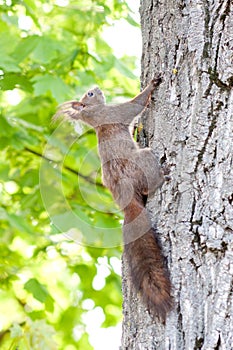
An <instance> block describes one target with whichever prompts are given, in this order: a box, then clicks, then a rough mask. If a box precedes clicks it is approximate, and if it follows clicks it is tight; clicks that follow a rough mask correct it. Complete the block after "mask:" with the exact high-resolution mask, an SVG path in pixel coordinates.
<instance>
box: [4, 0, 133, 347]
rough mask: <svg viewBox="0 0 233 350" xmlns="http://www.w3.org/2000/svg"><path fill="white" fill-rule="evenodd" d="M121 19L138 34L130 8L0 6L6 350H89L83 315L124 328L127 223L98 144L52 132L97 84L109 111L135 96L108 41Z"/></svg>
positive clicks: (128, 70) (85, 133)
mask: <svg viewBox="0 0 233 350" xmlns="http://www.w3.org/2000/svg"><path fill="white" fill-rule="evenodd" d="M120 18H125V19H126V20H127V21H128V22H130V23H131V24H132V25H136V24H135V23H134V21H133V20H132V18H131V16H130V10H129V8H128V6H127V3H126V2H125V1H119V0H107V1H101V0H95V1H94V0H85V1H84V0H79V1H74V0H51V1H44V0H35V1H32V0H24V1H18V0H2V1H1V6H0V47H1V53H0V89H1V90H0V92H1V94H0V114H1V115H0V149H1V153H0V201H1V207H0V231H1V236H0V308H1V315H0V324H1V325H2V329H0V347H1V349H15V348H16V347H20V349H66V348H67V349H68V348H69V349H76V348H80V349H92V345H91V344H90V342H89V335H88V325H87V322H86V316H87V315H92V313H93V312H95V310H100V309H101V310H102V312H103V314H104V321H103V322H102V326H104V327H109V326H113V325H116V324H117V323H118V322H119V320H120V318H121V291H120V276H119V273H118V271H117V269H116V267H115V264H113V263H112V261H113V260H111V259H112V257H113V256H114V257H115V259H116V261H118V262H119V259H120V254H121V248H120V247H119V245H120V242H121V228H120V222H121V220H122V216H121V214H120V213H119V212H118V208H116V206H115V205H114V203H113V201H112V198H111V195H110V193H109V192H108V191H107V190H106V189H105V188H104V187H103V186H102V184H101V172H100V164H99V159H98V154H97V150H96V136H95V134H94V132H93V130H91V129H89V128H86V127H83V129H82V132H81V134H79V135H78V134H77V133H76V132H75V131H74V127H73V126H71V125H68V124H67V123H63V124H61V125H60V126H53V125H51V117H52V116H53V114H54V113H55V110H56V107H57V105H58V104H59V103H61V102H63V101H66V100H68V99H73V98H74V97H75V96H77V97H80V96H81V95H82V94H83V93H84V92H85V91H86V90H87V89H88V88H89V87H90V86H91V85H93V84H98V85H100V87H101V88H102V89H103V90H105V91H107V92H108V94H107V99H108V100H111V97H110V96H115V97H117V96H122V95H123V96H126V97H130V96H132V94H134V93H135V92H136V91H135V90H137V83H136V82H135V80H136V79H135V76H134V74H133V71H134V68H135V66H134V64H135V63H134V62H135V59H134V58H133V57H123V58H122V59H121V60H119V59H117V58H116V57H115V56H114V53H113V51H112V49H111V47H110V46H109V45H108V44H107V43H106V42H105V41H104V40H103V38H102V32H103V30H104V28H106V27H107V26H109V25H110V24H111V23H113V21H116V20H118V19H120ZM103 247H106V248H103ZM101 271H102V272H103V271H105V272H104V273H101ZM98 281H99V282H98ZM97 282H98V283H99V284H98V283H97Z"/></svg>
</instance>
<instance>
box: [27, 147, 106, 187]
mask: <svg viewBox="0 0 233 350" xmlns="http://www.w3.org/2000/svg"><path fill="white" fill-rule="evenodd" d="M25 151H27V152H30V153H32V154H34V155H35V156H37V157H40V158H43V159H45V160H46V161H48V162H52V163H54V164H58V165H59V162H56V161H54V160H53V159H50V158H48V157H46V156H44V155H43V154H41V153H39V152H37V151H35V150H32V149H30V148H28V147H25ZM63 168H64V169H65V170H67V171H69V172H71V173H72V174H75V175H77V176H80V177H81V178H82V179H84V180H85V181H87V182H89V183H90V184H91V185H96V186H99V187H104V185H103V184H102V183H101V182H95V181H93V179H92V178H91V177H90V176H88V175H83V174H81V173H80V172H78V171H77V170H75V169H72V168H70V167H69V166H67V165H64V166H63Z"/></svg>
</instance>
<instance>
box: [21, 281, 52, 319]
mask: <svg viewBox="0 0 233 350" xmlns="http://www.w3.org/2000/svg"><path fill="white" fill-rule="evenodd" d="M24 289H26V291H28V292H29V293H31V294H32V295H33V297H34V298H35V299H37V300H39V301H40V302H41V303H43V304H45V306H46V309H47V310H48V311H51V312H52V311H53V303H54V300H53V298H52V297H51V296H50V294H49V292H48V290H47V288H46V287H45V286H44V285H43V284H41V283H40V282H39V281H38V280H37V279H35V278H31V279H30V280H28V281H27V282H26V283H25V284H24Z"/></svg>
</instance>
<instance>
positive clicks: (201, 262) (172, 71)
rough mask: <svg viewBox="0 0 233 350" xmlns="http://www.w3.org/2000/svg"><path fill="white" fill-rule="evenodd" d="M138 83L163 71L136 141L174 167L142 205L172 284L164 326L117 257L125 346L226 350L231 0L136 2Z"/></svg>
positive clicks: (229, 327) (231, 309)
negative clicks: (139, 60) (154, 227)
mask: <svg viewBox="0 0 233 350" xmlns="http://www.w3.org/2000/svg"><path fill="white" fill-rule="evenodd" d="M141 18H142V36H143V57H142V85H143V86H145V85H146V83H147V82H148V81H149V80H150V79H151V78H152V77H153V75H154V74H155V73H156V72H162V73H163V74H164V83H163V84H162V85H161V86H160V87H159V90H158V92H157V93H156V94H155V100H154V101H153V100H152V103H151V105H150V108H149V109H148V111H147V112H146V113H145V114H144V115H143V117H142V122H143V125H144V134H143V138H142V137H141V141H142V140H143V141H144V144H145V145H150V146H151V147H152V148H154V149H155V150H156V151H157V153H158V155H159V156H160V158H161V159H162V161H164V160H166V161H167V163H168V164H170V165H171V170H172V172H171V176H172V180H171V181H170V183H167V184H164V185H163V188H162V189H161V190H160V191H158V192H157V194H156V196H155V198H153V199H152V200H151V201H150V203H149V205H148V207H149V210H150V213H151V217H152V220H153V222H156V223H157V227H158V231H159V234H160V238H161V243H162V246H163V251H164V255H165V256H166V257H167V261H168V266H169V269H170V273H171V280H172V284H173V295H174V300H175V305H174V310H173V311H172V312H171V313H170V315H169V317H168V318H167V321H166V325H162V324H160V323H159V322H157V321H153V320H152V319H151V318H150V316H149V314H148V312H147V311H146V310H145V308H144V306H143V305H142V304H141V302H140V300H139V298H138V297H137V296H135V295H134V292H133V290H132V287H131V285H130V281H129V280H128V275H127V266H125V263H124V261H123V293H124V324H123V337H122V349H124V350H125V349H127V350H131V349H135V350H139V349H141V350H144V349H148V350H153V349H159V350H167V349H170V350H182V349H187V350H192V349H193V350H194V349H195V350H197V349H203V350H204V349H205V350H216V349H219V350H220V349H221V350H223V349H224V350H230V349H233V303H232V289H233V287H232V276H233V3H232V1H231V0H213V1H211V0H203V1H196V0H193V1H192V0H178V1H175V0H169V1H165V0H161V1H156V0H141Z"/></svg>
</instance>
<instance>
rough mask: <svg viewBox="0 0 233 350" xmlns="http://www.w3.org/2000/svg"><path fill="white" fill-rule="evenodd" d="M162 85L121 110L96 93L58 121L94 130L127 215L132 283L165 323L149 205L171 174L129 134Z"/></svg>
mask: <svg viewBox="0 0 233 350" xmlns="http://www.w3.org/2000/svg"><path fill="white" fill-rule="evenodd" d="M161 81H162V79H161V76H160V75H158V76H157V77H156V78H155V79H153V80H152V81H151V82H150V83H149V85H148V86H147V87H146V88H145V89H144V90H143V91H142V92H141V93H140V94H138V95H137V96H136V97H135V98H133V99H132V100H130V101H128V102H125V103H121V104H117V105H106V104H105V97H104V94H103V93H102V91H101V90H100V89H99V88H98V87H96V88H94V89H91V90H89V91H88V92H87V93H86V94H85V95H84V96H83V97H82V98H81V100H80V101H79V102H78V101H68V102H65V103H63V104H62V105H61V106H60V108H59V110H58V112H57V113H56V115H55V116H54V118H55V119H56V118H57V117H59V116H61V115H63V116H65V117H68V118H71V119H73V120H74V119H75V120H82V121H84V122H85V123H87V124H89V125H91V126H92V127H94V129H95V131H96V133H97V137H98V149H99V155H100V159H101V165H102V177H103V183H104V185H105V186H106V187H108V188H109V189H110V191H111V192H112V195H113V197H114V199H115V201H116V202H117V204H118V205H119V206H120V208H121V209H122V210H123V211H124V215H125V218H124V225H123V236H124V244H125V249H124V254H125V256H126V259H127V262H128V265H129V270H130V275H131V279H132V283H133V285H134V287H135V289H136V291H137V292H140V294H141V296H142V299H143V301H144V303H145V304H146V306H147V307H148V309H149V312H150V313H152V315H157V316H159V317H160V318H161V319H162V320H163V321H164V320H165V318H166V314H167V312H168V311H169V310H170V309H171V308H172V298H171V282H170V279H169V275H168V271H167V269H166V267H165V265H164V258H163V255H162V253H161V250H160V247H159V244H158V242H157V234H156V231H155V230H154V229H153V228H152V226H151V222H150V219H149V216H148V213H147V211H146V209H145V204H146V200H147V197H148V196H149V195H151V194H153V193H154V192H155V190H156V189H157V188H158V187H160V186H161V185H162V184H163V182H164V180H166V175H167V174H168V170H167V169H166V167H165V168H162V167H161V166H160V165H159V164H158V161H157V159H156V157H155V155H154V154H153V152H152V150H151V149H149V148H144V149H139V148H138V146H137V144H136V142H134V140H133V138H132V136H131V134H130V131H129V124H130V123H131V122H132V121H133V119H134V118H135V117H136V116H137V115H138V114H139V113H141V112H142V111H143V109H144V108H145V107H146V106H147V104H148V102H149V100H150V97H151V94H152V92H153V91H154V90H155V88H156V87H157V86H158V85H159V84H160V83H161Z"/></svg>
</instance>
